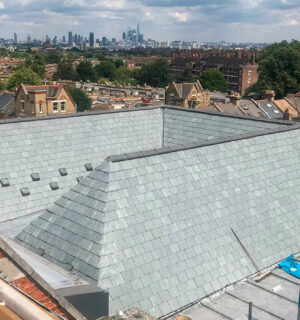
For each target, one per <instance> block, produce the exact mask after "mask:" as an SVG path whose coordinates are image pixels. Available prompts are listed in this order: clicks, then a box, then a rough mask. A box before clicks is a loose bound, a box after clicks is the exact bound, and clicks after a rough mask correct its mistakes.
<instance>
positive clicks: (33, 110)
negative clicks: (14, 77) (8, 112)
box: [15, 84, 76, 117]
mask: <svg viewBox="0 0 300 320" xmlns="http://www.w3.org/2000/svg"><path fill="white" fill-rule="evenodd" d="M15 108H16V114H17V116H19V117H43V116H48V115H56V114H66V113H74V112H76V105H75V102H74V101H73V99H72V97H71V95H70V94H69V93H68V91H67V90H66V88H65V87H63V86H62V85H44V86H28V85H23V84H21V85H20V86H19V88H18V90H17V93H16V99H15Z"/></svg>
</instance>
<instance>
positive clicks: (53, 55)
mask: <svg viewBox="0 0 300 320" xmlns="http://www.w3.org/2000/svg"><path fill="white" fill-rule="evenodd" d="M45 59H46V63H47V64H53V63H59V62H60V61H61V59H62V55H61V54H60V53H57V52H47V54H46V57H45Z"/></svg>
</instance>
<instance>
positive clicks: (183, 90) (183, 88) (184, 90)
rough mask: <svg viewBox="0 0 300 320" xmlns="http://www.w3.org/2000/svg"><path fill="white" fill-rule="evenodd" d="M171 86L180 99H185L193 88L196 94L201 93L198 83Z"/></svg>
mask: <svg viewBox="0 0 300 320" xmlns="http://www.w3.org/2000/svg"><path fill="white" fill-rule="evenodd" d="M172 84H173V86H174V87H175V89H176V91H177V93H178V96H179V97H180V98H187V97H188V96H189V94H190V93H191V91H192V90H193V89H194V88H195V89H196V90H197V92H201V91H203V88H202V85H201V83H200V82H199V81H196V82H183V83H176V82H172Z"/></svg>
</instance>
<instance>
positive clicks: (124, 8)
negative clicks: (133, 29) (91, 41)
mask: <svg viewBox="0 0 300 320" xmlns="http://www.w3.org/2000/svg"><path fill="white" fill-rule="evenodd" d="M137 17H138V21H137ZM299 17H300V3H299V1H297V0H274V1H270V0H227V1H219V0H212V1H207V0H185V1H183V0H172V1H171V0H162V1H160V2H159V4H158V3H157V1H154V0H110V1H108V0H91V1H87V0H63V1H57V0H54V1H51V3H50V2H48V1H47V2H46V1H37V0H22V1H21V0H10V1H8V0H0V18H1V26H2V28H1V29H2V31H1V34H0V37H4V38H12V37H13V34H14V32H16V33H17V34H18V40H26V38H27V35H28V34H30V35H31V38H39V39H40V38H43V37H45V35H46V34H47V35H49V36H50V38H53V37H54V36H55V35H57V36H58V37H59V38H60V37H62V36H63V35H67V34H68V31H70V30H72V32H73V34H75V33H77V34H84V35H86V36H89V33H90V32H94V33H95V38H98V37H99V38H100V37H102V36H106V37H108V38H113V37H117V38H118V39H121V37H122V32H123V31H124V30H127V27H128V25H136V23H137V22H140V25H141V28H142V30H143V33H144V35H145V38H147V39H148V38H152V39H155V40H158V41H165V40H185V41H191V40H197V41H220V40H225V41H229V42H248V41H249V42H273V41H280V40H283V39H287V40H291V39H293V38H294V39H299V38H300V18H299Z"/></svg>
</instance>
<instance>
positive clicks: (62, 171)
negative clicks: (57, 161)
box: [59, 168, 68, 177]
mask: <svg viewBox="0 0 300 320" xmlns="http://www.w3.org/2000/svg"><path fill="white" fill-rule="evenodd" d="M59 173H60V175H61V176H62V177H64V176H67V175H68V172H67V169H66V168H60V169H59Z"/></svg>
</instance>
